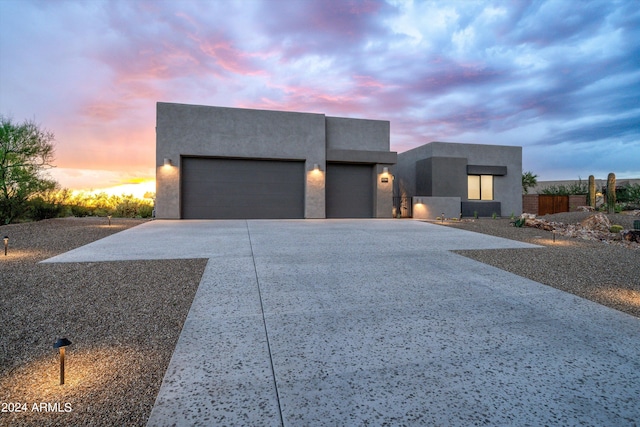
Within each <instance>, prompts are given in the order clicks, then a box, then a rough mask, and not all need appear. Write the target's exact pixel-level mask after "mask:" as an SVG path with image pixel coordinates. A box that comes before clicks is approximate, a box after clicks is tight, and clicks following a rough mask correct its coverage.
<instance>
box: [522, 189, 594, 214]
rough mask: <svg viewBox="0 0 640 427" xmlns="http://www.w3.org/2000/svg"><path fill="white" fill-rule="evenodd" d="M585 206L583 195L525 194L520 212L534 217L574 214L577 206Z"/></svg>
mask: <svg viewBox="0 0 640 427" xmlns="http://www.w3.org/2000/svg"><path fill="white" fill-rule="evenodd" d="M586 204H587V196H584V195H570V196H554V195H549V194H525V195H523V196H522V210H523V211H524V212H526V213H532V214H535V215H547V214H554V213H560V212H575V211H576V209H577V207H578V206H584V205H586Z"/></svg>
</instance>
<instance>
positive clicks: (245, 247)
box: [48, 220, 640, 426]
mask: <svg viewBox="0 0 640 427" xmlns="http://www.w3.org/2000/svg"><path fill="white" fill-rule="evenodd" d="M524 247H534V246H533V245H528V244H525V243H520V242H514V241H510V240H505V239H500V238H496V237H491V236H485V235H481V234H476V233H471V232H466V231H461V230H455V229H452V228H446V227H441V226H437V225H432V224H426V223H422V222H414V221H401V220H306V221H217V222H216V221H154V222H150V223H145V224H144V225H141V226H138V227H135V228H133V229H129V230H126V231H123V232H121V233H118V234H115V235H112V236H110V237H107V238H105V239H102V240H100V241H97V242H94V243H92V244H90V245H87V246H85V247H82V248H79V249H76V250H74V251H71V252H67V253H65V254H62V255H60V256H57V257H55V258H52V259H50V260H48V262H83V261H101V260H128V259H168V258H208V259H209V262H208V264H207V267H206V270H205V273H204V275H203V277H202V281H201V283H200V286H199V288H198V291H197V293H196V296H195V299H194V301H193V304H192V307H191V309H190V311H189V314H188V316H187V320H186V322H185V325H184V328H183V330H182V333H181V335H180V338H179V341H178V345H177V347H176V349H175V352H174V354H173V357H172V359H171V362H170V365H169V368H168V370H167V372H166V375H165V377H164V381H163V384H162V387H161V389H160V392H159V394H158V398H157V401H156V404H155V407H154V408H153V411H152V413H151V417H150V419H149V425H150V426H165V425H166V426H168V425H184V426H192V425H202V426H210V425H230V426H235V425H255V426H278V425H285V426H326V425H330V426H352V425H429V426H431V425H462V426H467V425H477V424H487V425H545V424H547V425H635V423H637V422H638V420H640V405H639V404H638V402H640V360H639V358H638V355H639V354H640V320H639V319H637V318H634V317H631V316H628V315H626V314H623V313H620V312H617V311H615V310H612V309H609V308H607V307H604V306H601V305H598V304H595V303H592V302H590V301H587V300H584V299H581V298H578V297H576V296H573V295H570V294H567V293H564V292H561V291H558V290H556V289H553V288H550V287H547V286H544V285H541V284H539V283H536V282H533V281H530V280H527V279H524V278H521V277H519V276H515V275H513V274H510V273H507V272H504V271H502V270H499V269H496V268H493V267H490V266H487V265H485V264H482V263H479V262H476V261H473V260H470V259H467V258H464V257H462V256H459V255H456V254H453V253H451V252H449V250H452V249H480V248H487V249H491V248H524ZM540 268H545V267H544V266H540Z"/></svg>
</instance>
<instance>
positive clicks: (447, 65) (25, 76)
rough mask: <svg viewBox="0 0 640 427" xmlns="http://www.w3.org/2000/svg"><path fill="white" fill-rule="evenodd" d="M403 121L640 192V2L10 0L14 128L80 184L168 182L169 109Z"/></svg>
mask: <svg viewBox="0 0 640 427" xmlns="http://www.w3.org/2000/svg"><path fill="white" fill-rule="evenodd" d="M158 101H162V102H176V103H187V104H201V105H214V106H223V107H242V108H259V109H270V110H285V111H301V112H312V113H324V114H327V115H330V116H340V117H357V118H370V119H380V120H389V121H390V122H391V149H392V150H394V151H398V152H402V151H405V150H407V149H410V148H413V147H415V146H418V145H422V144H424V143H427V142H429V141H447V142H465V143H482V144H500V145H520V146H523V147H524V148H523V168H524V170H525V171H528V170H529V171H533V172H534V173H535V174H537V175H538V176H539V178H538V179H539V180H552V179H578V177H581V178H582V179H586V178H587V177H588V176H589V175H591V174H593V175H595V176H596V178H606V175H607V173H609V172H615V173H616V175H617V176H618V178H619V179H620V178H625V177H626V178H640V1H639V0H626V1H622V0H621V1H615V0H602V1H582V0H581V1H578V0H564V1H552V0H549V1H544V0H541V1H525V0H510V1H509V0H502V1H472V0H468V1H462V0H461V1H449V0H447V1H445V0H441V1H403V0H388V1H348V0H345V1H338V0H335V1H332V0H309V1H307V0H263V1H259V0H250V1H225V0H218V1H214V0H209V1H204V0H202V1H197V0H194V1H190V0H177V1H135V0H124V1H99V0H85V1H58V0H48V1H29V0H19V1H18V0H0V114H2V115H4V116H8V117H11V118H12V119H13V120H14V121H17V122H21V121H23V120H25V119H33V120H34V121H36V122H37V123H39V124H40V125H41V126H42V127H43V128H46V129H48V130H50V131H52V132H53V133H55V135H56V161H55V164H56V165H57V168H55V169H54V170H53V171H52V175H53V177H54V178H55V179H56V180H58V182H59V183H60V184H61V185H62V186H63V187H66V188H71V189H96V188H105V187H112V186H115V185H118V184H126V183H130V184H132V186H131V187H132V188H135V187H136V186H138V187H141V186H142V185H143V184H140V183H141V182H144V181H145V180H149V179H150V180H153V179H154V174H155V172H154V171H155V169H154V167H155V129H154V128H155V108H156V102H158Z"/></svg>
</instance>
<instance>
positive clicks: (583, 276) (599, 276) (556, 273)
mask: <svg viewBox="0 0 640 427" xmlns="http://www.w3.org/2000/svg"><path fill="white" fill-rule="evenodd" d="M590 215H593V213H589V212H570V213H561V214H555V215H545V216H543V217H540V218H542V219H546V220H548V221H555V222H562V223H565V224H575V223H577V222H580V221H582V220H583V219H585V218H587V217H588V216H590ZM607 216H608V217H609V220H610V221H611V224H619V225H621V226H623V228H625V229H632V228H633V220H634V219H639V218H638V217H637V216H635V217H634V216H629V215H624V214H614V215H607ZM510 222H511V221H510V220H509V219H491V218H481V219H477V220H470V221H462V222H454V221H447V222H445V225H447V226H451V227H456V228H460V229H464V230H469V231H475V232H478V233H484V234H490V235H493V236H499V237H505V238H507V239H512V240H519V241H523V242H528V243H534V244H537V245H541V246H543V248H539V249H496V250H465V251H456V252H457V253H459V254H461V255H464V256H466V257H469V258H472V259H475V260H477V261H481V262H483V263H486V264H489V265H492V266H494V267H498V268H500V269H503V270H506V271H509V272H511V273H514V274H517V275H519V276H523V277H527V278H529V279H531V280H535V281H536V282H540V283H544V284H546V285H549V286H552V287H554V288H557V289H561V290H563V291H566V292H570V293H572V294H574V295H578V296H580V297H583V298H586V299H589V300H591V301H595V302H597V303H600V304H603V305H606V306H608V307H611V308H614V309H616V310H620V311H623V312H625V313H628V314H631V315H632V316H636V317H640V250H639V249H633V248H631V247H626V246H624V245H617V244H614V243H610V242H600V241H589V240H581V239H576V238H570V237H564V236H556V241H555V242H554V241H553V234H552V233H551V232H549V231H544V230H540V229H536V228H530V227H523V228H517V227H513V226H512V225H511V224H510ZM635 247H636V248H637V245H636V246H635Z"/></svg>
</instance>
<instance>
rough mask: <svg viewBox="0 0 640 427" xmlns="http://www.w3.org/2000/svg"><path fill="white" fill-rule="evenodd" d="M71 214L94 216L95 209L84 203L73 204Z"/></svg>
mask: <svg viewBox="0 0 640 427" xmlns="http://www.w3.org/2000/svg"><path fill="white" fill-rule="evenodd" d="M70 208H71V215H73V216H77V217H85V216H92V215H93V209H91V208H89V207H87V206H82V205H71V206H70Z"/></svg>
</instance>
